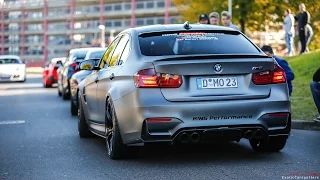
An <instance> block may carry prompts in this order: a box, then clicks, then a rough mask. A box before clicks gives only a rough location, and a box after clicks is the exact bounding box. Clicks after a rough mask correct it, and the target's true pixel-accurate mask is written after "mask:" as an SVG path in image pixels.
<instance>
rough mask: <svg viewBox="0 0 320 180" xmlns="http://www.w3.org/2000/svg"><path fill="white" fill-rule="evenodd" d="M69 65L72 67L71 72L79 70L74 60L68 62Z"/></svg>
mask: <svg viewBox="0 0 320 180" xmlns="http://www.w3.org/2000/svg"><path fill="white" fill-rule="evenodd" d="M70 67H73V69H72V72H73V73H76V72H78V71H79V68H78V64H77V63H75V62H74V63H72V64H70Z"/></svg>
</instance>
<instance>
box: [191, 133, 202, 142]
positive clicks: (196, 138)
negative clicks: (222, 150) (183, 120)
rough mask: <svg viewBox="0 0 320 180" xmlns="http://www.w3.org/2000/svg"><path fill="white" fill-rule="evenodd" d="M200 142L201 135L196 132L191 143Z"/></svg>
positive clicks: (192, 135)
mask: <svg viewBox="0 0 320 180" xmlns="http://www.w3.org/2000/svg"><path fill="white" fill-rule="evenodd" d="M199 140H200V134H199V133H197V132H194V133H192V134H191V142H193V143H197V142H198V141H199Z"/></svg>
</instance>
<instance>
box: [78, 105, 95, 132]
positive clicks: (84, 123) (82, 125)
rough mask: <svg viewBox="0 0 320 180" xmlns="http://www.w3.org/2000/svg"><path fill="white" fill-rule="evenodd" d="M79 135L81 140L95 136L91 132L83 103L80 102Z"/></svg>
mask: <svg viewBox="0 0 320 180" xmlns="http://www.w3.org/2000/svg"><path fill="white" fill-rule="evenodd" d="M78 133H79V136H80V138H88V137H91V136H92V135H93V134H92V132H91V131H90V130H89V127H88V124H87V121H86V118H85V115H84V112H83V107H82V104H81V102H79V117H78Z"/></svg>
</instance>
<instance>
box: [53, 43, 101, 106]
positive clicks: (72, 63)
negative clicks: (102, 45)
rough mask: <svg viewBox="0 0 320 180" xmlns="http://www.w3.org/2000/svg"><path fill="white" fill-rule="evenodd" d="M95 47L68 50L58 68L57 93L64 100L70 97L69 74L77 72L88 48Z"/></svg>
mask: <svg viewBox="0 0 320 180" xmlns="http://www.w3.org/2000/svg"><path fill="white" fill-rule="evenodd" d="M92 49H96V48H78V49H72V50H70V51H69V54H68V56H67V59H66V62H65V63H64V65H63V66H62V67H61V68H59V70H58V95H59V96H62V98H63V99H64V100H66V99H69V98H70V83H69V80H70V78H71V76H72V75H73V74H74V73H76V72H78V71H79V70H80V69H79V64H80V62H82V61H83V60H84V59H85V57H86V54H87V52H88V51H89V50H92Z"/></svg>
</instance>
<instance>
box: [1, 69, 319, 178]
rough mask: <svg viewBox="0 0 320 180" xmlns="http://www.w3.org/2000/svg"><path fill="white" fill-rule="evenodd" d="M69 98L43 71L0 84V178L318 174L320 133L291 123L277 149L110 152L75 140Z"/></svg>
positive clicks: (97, 142) (96, 142)
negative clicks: (122, 155)
mask: <svg viewBox="0 0 320 180" xmlns="http://www.w3.org/2000/svg"><path fill="white" fill-rule="evenodd" d="M69 106H70V102H69V101H64V100H62V98H59V97H58V93H57V89H56V88H49V89H45V88H43V87H42V84H41V76H40V75H29V76H28V80H27V81H26V82H25V83H0V179H19V180H20V179H32V180H36V179H39V180H44V179H68V180H69V179H80V180H82V179H95V180H96V179H116V180H121V179H125V180H128V179H139V180H140V179H161V180H165V179H170V180H171V179H172V180H173V179H197V180H198V179H245V180H247V179H255V180H257V179H283V177H282V176H286V175H290V174H291V175H292V174H293V175H299V174H300V175H305V176H308V175H313V176H314V177H318V178H319V179H320V132H319V131H302V130H293V132H292V135H291V137H290V138H289V140H288V143H287V146H286V147H285V148H284V149H283V151H282V152H279V153H269V154H263V153H255V152H254V151H253V150H252V149H251V147H250V146H249V143H248V142H247V141H246V140H241V141H240V143H227V144H219V145H216V146H212V147H201V148H197V147H193V148H187V149H181V148H171V147H148V148H144V149H143V150H142V151H141V152H140V154H139V155H138V156H137V157H135V158H132V159H127V160H120V161H113V160H110V159H108V157H107V153H106V148H105V141H104V139H102V138H100V137H95V138H91V139H80V138H79V137H78V132H77V117H72V116H71V114H70V109H69V108H70V107H69Z"/></svg>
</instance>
